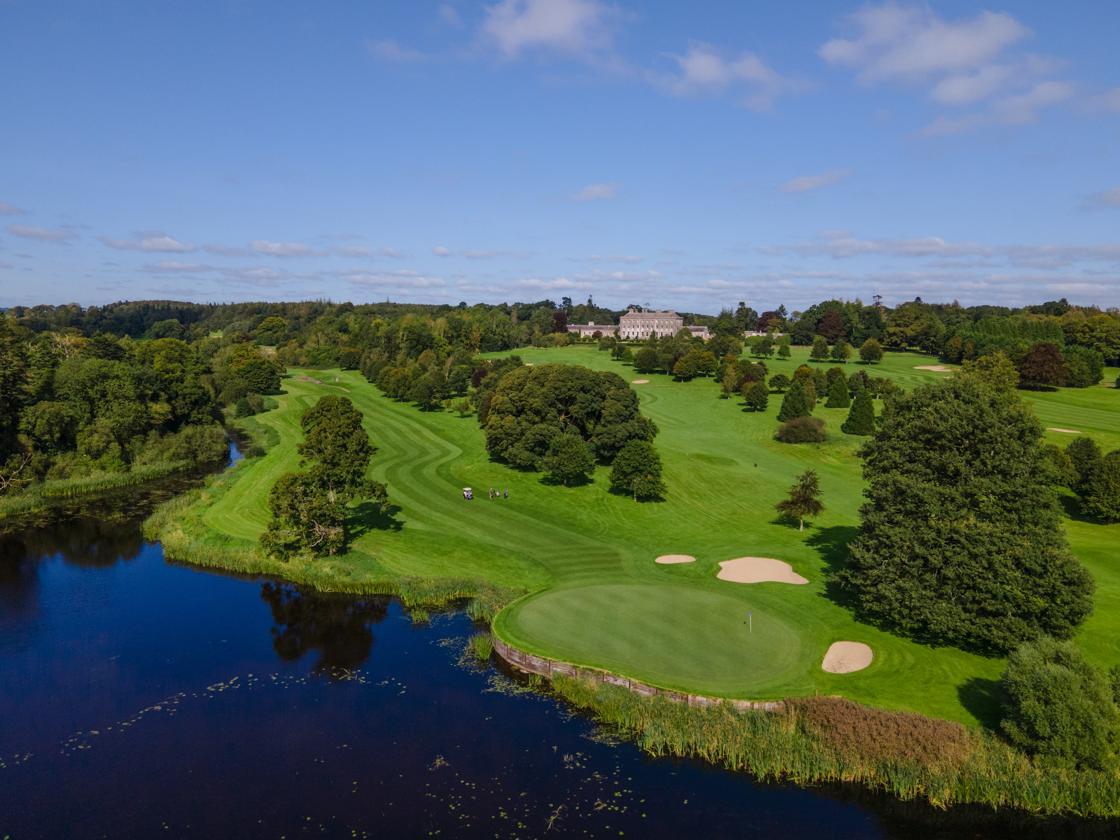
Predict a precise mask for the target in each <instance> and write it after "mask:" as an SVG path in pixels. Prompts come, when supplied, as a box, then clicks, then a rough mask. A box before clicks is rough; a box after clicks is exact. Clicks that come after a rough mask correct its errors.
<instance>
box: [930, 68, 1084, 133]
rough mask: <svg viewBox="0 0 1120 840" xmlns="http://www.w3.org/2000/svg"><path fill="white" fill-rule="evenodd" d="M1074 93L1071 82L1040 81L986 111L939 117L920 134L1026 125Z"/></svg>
mask: <svg viewBox="0 0 1120 840" xmlns="http://www.w3.org/2000/svg"><path fill="white" fill-rule="evenodd" d="M1075 93H1076V91H1075V89H1074V87H1073V85H1071V84H1069V83H1068V82H1056V81H1048V82H1039V83H1037V84H1036V85H1034V86H1033V87H1031V88H1030V89H1029V90H1026V91H1024V92H1023V93H1018V94H1015V95H1013V96H1005V97H1003V98H1001V99H997V100H995V101H994V102H992V103H991V107H990V108H988V109H987V110H985V111H981V112H975V113H971V114H965V115H964V116H960V117H947V116H940V117H938V118H937V119H935V120H934V121H933V122H931V123H929V124H928V125H927V126H925V127H924V128H922V129H921V131H919V132H918V134H919V135H920V136H922V137H939V136H944V135H947V134H963V133H964V132H966V131H973V130H975V129H978V128H983V127H984V126H990V125H1027V124H1029V123H1034V122H1037V121H1038V118H1039V115H1040V113H1041V112H1042V111H1043V110H1044V109H1046V108H1051V107H1053V106H1055V105H1060V104H1062V103H1063V102H1068V101H1069V100H1071V99H1072V98H1073V97H1074V94H1075Z"/></svg>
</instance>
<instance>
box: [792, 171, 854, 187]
mask: <svg viewBox="0 0 1120 840" xmlns="http://www.w3.org/2000/svg"><path fill="white" fill-rule="evenodd" d="M851 174H852V172H851V170H850V169H831V170H829V171H828V172H822V173H821V174H820V175H802V176H801V177H799V178H791V179H790V180H788V181H786V182H785V183H784V184H782V192H786V193H803V192H810V191H811V190H819V189H821V188H822V187H830V186H832V185H833V184H838V183H840V182H841V181H843V180H844V179H845V178H847V177H848V176H849V175H851Z"/></svg>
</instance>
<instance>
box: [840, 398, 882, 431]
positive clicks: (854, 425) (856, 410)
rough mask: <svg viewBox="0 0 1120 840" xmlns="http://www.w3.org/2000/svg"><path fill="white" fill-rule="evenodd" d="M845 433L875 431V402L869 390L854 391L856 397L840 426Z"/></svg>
mask: <svg viewBox="0 0 1120 840" xmlns="http://www.w3.org/2000/svg"><path fill="white" fill-rule="evenodd" d="M840 431H842V432H843V433H844V434H846V435H870V434H874V433H875V404H874V402H872V400H871V392H870V391H867V390H862V391H856V398H855V400H853V401H852V407H851V409H850V410H849V411H848V419H847V420H845V421H844V422H843V424H841V426H840Z"/></svg>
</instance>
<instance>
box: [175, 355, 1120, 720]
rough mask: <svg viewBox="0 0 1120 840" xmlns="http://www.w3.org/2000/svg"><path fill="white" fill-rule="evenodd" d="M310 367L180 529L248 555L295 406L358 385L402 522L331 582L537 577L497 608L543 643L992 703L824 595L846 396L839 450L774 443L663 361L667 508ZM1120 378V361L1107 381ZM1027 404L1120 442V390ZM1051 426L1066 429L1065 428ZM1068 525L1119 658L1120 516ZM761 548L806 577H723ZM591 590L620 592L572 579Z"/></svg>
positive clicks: (690, 675) (729, 686)
mask: <svg viewBox="0 0 1120 840" xmlns="http://www.w3.org/2000/svg"><path fill="white" fill-rule="evenodd" d="M804 352H805V351H804V349H803V348H799V349H796V350H795V360H794V361H791V362H782V361H779V360H772V361H771V362H770V367H771V372H772V373H773V372H779V371H785V372H792V368H793V367H794V366H795V365H796V363H798V362H799V361H801V360H802V358H803V356H804ZM520 355H521V356H522V357H523V358H524V359H525V360H526V361H530V362H535V363H538V364H539V363H543V362H550V361H563V362H571V363H577V364H584V365H586V366H588V367H592V368H598V369H614V370H617V371H619V372H620V373H622V374H623V375H624V376H626V377H627V378H632V374H631V372H630V371H629V369H627V368H624V367H622V366H621V365H619V364H618V363H616V362H613V361H611V360H610V359H609V357H608V356H607V354H605V353H600V352H597V351H596V350H594V349H591V348H589V347H572V348H563V349H550V350H538V349H529V350H524V351H521V352H520ZM932 362H933V360H931V359H929V358H927V357H921V356H915V355H910V354H890V355H888V357H887V359H886V361H885V362H884V363H883V364H882V365H879V366H876V367H875V368H874V369H873V372H874V373H875V374H876V375H883V376H889V377H891V378H893V379H895V380H897V381H898V382H899V383H900V384H902V385H903V386H905V387H912V386H913V385H915V384H916V383H919V382H923V381H928V380H930V379H934V378H937V377H938V376H939V374H936V373H930V372H925V371H918V370H915V369H914V366H915V365H919V364H928V363H932ZM847 367H848V369H849V370H854V369H856V366H855V365H852V364H849V365H848V366H847ZM316 375H317V376H319V377H320V378H322V379H324V383H323V384H317V383H315V382H309V381H304V380H302V379H300V378H298V377H293V378H292V379H289V380H287V381H286V383H285V389H286V390H287V391H288V394H287V395H286V396H284V397H282V398H280V407H279V409H277V410H276V411H273V412H269V413H268V414H265V415H262V416H260V418H258V420H259V422H261V423H262V424H267V425H270V426H272V427H273V428H275V429H277V431H279V432H280V437H281V444H280V445H278V446H277V447H275V448H274V449H272V450H270V451H269V453H268V454H267V455H266V456H265V457H264V458H261V459H258V460H255V461H252V462H249V463H246V464H245V465H244V466H242V467H238V468H237V469H236V470H235V471H234V472H233V473H232V474H231V475H230V476H229V478H228V479H225V480H224V481H223V482H220V483H219V485H218V486H216V487H215V488H214V490H213V491H211V492H209V493H208V495H207V497H206V501H205V502H204V503H203V504H201V505H195V506H194V507H192V508H191V509H190V510H188V511H187V513H186V515H185V517H184V519H183V522H182V527H183V528H184V530H186V531H188V532H190V534H191V535H192V536H193V537H196V538H198V539H201V540H204V541H205V540H209V541H213V542H216V543H220V544H223V545H227V546H237V547H241V548H243V549H246V550H250V551H251V550H253V546H254V540H255V537H256V535H257V534H259V533H260V531H261V530H262V529H263V527H264V525H265V523H266V521H267V517H268V514H267V509H266V506H265V502H266V497H267V490H268V488H269V487H270V486H271V484H272V482H273V481H274V480H275V479H276V477H277V476H278V475H280V473H282V472H283V471H285V470H287V469H292V468H294V467H295V465H296V463H297V460H298V456H297V455H296V453H295V445H296V442H297V441H298V415H299V412H300V411H301V410H302V408H303V407H305V406H306V405H308V404H310V403H311V402H312V401H313V400H314V399H315V398H317V397H318V396H320V395H322V394H324V393H332V392H346V393H347V394H349V396H350V397H351V399H353V400H354V401H355V403H356V404H357V405H358V406H359V407H360V408H361V409H362V411H363V412H364V413H365V415H366V418H367V424H366V425H367V429H368V430H369V432H370V435H371V436H372V438H373V440H374V442H375V444H376V445H377V446H378V447H379V449H380V451H379V452H378V454H377V455H376V456H375V458H374V468H373V474H374V476H375V477H376V478H378V479H381V480H384V481H387V482H388V484H389V492H390V497H391V498H392V500H393V501H394V502H395V503H396V504H397V505H399V506H400V510H399V512H397V513H396V514H395V517H394V520H395V524H396V526H399V530H386V529H384V528H373V527H371V528H369V529H366V530H364V531H363V532H362V533H361V535H360V536H359V537H358V538H357V540H356V542H355V546H354V550H353V552H352V553H351V554H350V555H349V556H347V557H346V558H344V559H343V560H341V561H332V562H331V563H330V564H326V566H327V567H326V570H325V571H324V573H323V574H324V578H323V580H325V581H326V582H327V583H328V584H329V582H330V581H329V573H331V572H337V573H338V575H340V576H342V577H344V578H345V579H346V580H348V581H361V580H363V579H366V580H376V579H383V578H384V577H386V576H387V575H389V576H396V575H400V576H407V577H423V578H437V579H438V578H449V579H458V580H461V579H464V578H474V579H479V580H484V581H487V582H490V583H492V584H495V585H499V586H504V587H510V588H519V589H523V590H528V591H534V590H541V589H543V588H545V587H548V590H549V591H548V592H545V593H541V594H537V595H531V596H529V597H527V598H526V599H524V600H522V601H520V602H518V604H517V605H516V606H514V607H513V608H512V609H510V610H507V611H505V612H504V613H503V614H501V615H500V616H499V618H498V620H497V621H496V622H495V630H496V632H498V633H500V634H501V635H502V636H504V637H505V638H507V639H508V640H509V641H511V642H513V643H515V644H518V645H520V646H522V647H524V648H526V649H529V650H533V651H536V652H539V653H544V654H551V655H555V656H561V657H563V658H566V659H569V660H571V661H576V662H580V663H583V664H589V665H598V666H601V667H606V668H611V669H612V670H616V671H620V672H623V673H626V674H628V675H630V676H634V677H637V678H642V679H646V680H648V681H650V682H654V683H657V684H660V685H665V686H667V687H673V688H680V689H686V690H692V691H697V692H704V693H711V694H722V695H728V696H745V697H756V698H763V697H779V696H785V695H792V694H810V693H814V692H819V693H827V694H835V693H843V694H845V695H847V696H849V697H852V698H853V699H856V700H860V701H863V702H867V703H871V704H875V705H881V706H885V707H891V708H902V709H910V710H914V711H920V712H924V713H927V714H931V715H935V716H940V717H945V718H951V719H956V720H963V721H968V722H971V721H973V720H975V713H976V712H977V711H979V710H980V709H981V706H980V705H977V704H976V703H974V702H971V701H970V702H968V703H967V706H966V704H963V703H962V698H961V687H962V686H965V685H966V683H968V681H969V680H971V679H973V678H979V679H982V680H990V679H994V678H996V677H997V676H998V674H999V673H1000V670H1001V668H1002V663H1001V662H998V661H994V660H986V659H983V658H980V657H976V656H972V655H969V654H965V653H962V652H960V651H956V650H952V649H940V650H932V649H929V648H926V647H923V646H921V645H917V644H914V643H912V642H908V641H905V640H901V639H897V638H895V637H893V636H890V635H889V634H886V633H883V632H880V631H877V630H875V629H874V628H870V627H866V626H864V625H860V624H858V623H856V622H855V621H854V620H853V619H852V618H851V616H850V615H849V614H848V612H847V611H846V610H844V609H843V608H841V607H839V606H837V605H836V604H835V603H833V601H831V600H830V599H828V598H827V597H825V592H824V587H823V582H822V581H823V577H824V572H825V569H826V564H827V562H828V558H829V557H833V558H835V557H837V556H839V554H840V552H841V551H842V546H843V543H844V541H845V540H846V539H848V538H849V537H850V535H851V529H852V528H853V527H854V526H855V525H856V523H857V522H858V507H859V503H860V486H859V464H858V459H857V457H856V455H855V450H856V448H857V446H858V443H859V441H858V440H857V439H855V438H850V437H847V436H845V435H842V434H840V433H839V425H840V422H841V421H842V420H843V418H844V416H845V414H846V412H845V410H841V409H825V408H820V409H818V412H817V413H818V416H822V417H824V418H825V419H826V420H827V421H828V424H829V428H830V430H831V431H832V432H833V438H832V439H831V440H830V441H829V442H828V443H826V444H821V445H812V446H795V447H790V446H784V445H782V444H778V443H776V442H774V441H773V440H772V437H771V436H772V434H773V430H774V428H775V425H776V421H775V419H774V418H775V415H776V413H777V410H778V405H779V402H780V400H779V399H773V400H772V402H771V406H770V410H769V411H768V412H766V414H765V415H754V414H748V413H745V412H743V411H741V410H740V407H739V405H738V401H730V400H719V399H717V398H716V394H717V391H718V388H717V386H716V385H715V384H714V383H713V382H712V381H711V380H701V381H696V382H691V383H674V382H672V381H670V380H669V379H668V378H667V377H662V376H650V377H648V378H649V379H651V380H652V381H651V383H650V384H648V385H643V386H635V387H636V388H637V389H638V391H639V393H640V394H641V399H642V407H643V411H645V413H646V414H648V415H649V416H650V417H652V418H653V419H654V420H655V421H656V422H657V423H658V425H659V427H660V429H661V433H660V435H659V437H658V441H657V443H658V448H659V450H660V452H661V453H662V457H663V459H664V462H665V470H666V480H667V483H668V485H669V487H670V494H669V498H668V499H667V500H666V501H665V502H664V503H660V504H635V503H634V502H632V501H630V500H628V499H624V498H618V497H616V496H612V495H610V494H609V493H607V491H606V471H605V470H599V471H598V473H597V475H596V476H595V481H594V482H593V483H592V484H590V485H587V486H584V487H578V488H561V487H548V486H544V485H542V484H541V483H540V480H539V476H537V475H534V474H528V473H518V472H516V471H513V470H510V469H508V468H505V467H502V466H500V465H496V464H492V463H490V462H489V461H488V460H487V459H486V453H485V448H484V446H483V439H482V435H481V432H480V430H479V429H478V426H477V423H476V421H475V419H474V418H473V417H470V418H459V417H457V416H453V415H451V414H447V413H432V414H425V413H421V412H419V411H417V410H416V409H414V408H412V407H410V406H406V405H401V404H399V403H395V402H393V401H391V400H388V399H385V398H384V397H382V396H380V395H379V394H377V392H376V390H375V389H374V388H372V387H371V386H369V385H368V384H366V383H365V382H364V381H363V380H362V379H361V377H360V376H358V375H357V374H354V373H343V374H340V375H337V377H336V375H335V374H333V373H332V374H329V375H327V374H322V373H319V374H316ZM1114 377H1115V372H1111V373H1110V381H1111V379H1112V378H1114ZM1029 399H1031V400H1032V401H1033V402H1035V403H1036V405H1038V406H1039V413H1040V415H1042V417H1043V422H1044V424H1045V425H1054V426H1062V427H1067V428H1075V429H1081V430H1084V431H1087V432H1091V433H1092V434H1093V435H1094V436H1095V437H1097V438H1098V439H1099V440H1100V441H1101V443H1102V444H1103V445H1104V446H1105V447H1106V448H1112V447H1115V446H1120V428H1118V424H1117V422H1116V420H1115V418H1116V416H1117V411H1116V410H1117V408H1118V407H1120V392H1118V391H1115V390H1108V389H1104V388H1099V389H1092V390H1089V391H1084V392H1070V391H1063V392H1060V393H1058V394H1042V395H1030V396H1029ZM1050 437H1052V438H1053V439H1055V440H1056V441H1061V442H1067V441H1068V440H1069V436H1068V435H1059V434H1057V433H1051V434H1050ZM806 467H813V468H815V469H816V470H817V471H818V472H819V473H820V475H821V483H822V487H823V490H824V499H825V502H826V505H827V506H828V510H827V511H826V513H825V515H824V516H822V517H821V518H820V519H819V520H818V522H817V523H815V525H814V527H813V528H811V529H807V530H806V532H805V533H803V534H802V533H798V531H797V530H796V529H795V528H790V527H788V526H787V525H784V524H782V523H778V522H775V521H774V514H773V506H774V504H775V502H777V501H778V499H780V498H781V497H782V495H783V494H784V492H785V490H786V488H787V487H788V486H789V484H790V483H791V482H792V480H793V478H794V477H795V476H796V475H797V474H798V473H799V472H800V471H801V470H803V469H805V468H806ZM464 485H470V486H472V487H473V488H474V489H475V497H476V498H475V501H474V502H466V501H464V500H463V499H462V498H461V495H460V488H461V487H463V486H464ZM488 487H501V488H509V491H510V498H509V499H508V500H504V499H503V500H501V501H491V500H489V499H487V497H486V489H487V488H488ZM200 516H201V519H202V521H201V522H200V521H199V517H200ZM203 523H204V525H205V527H202V525H203ZM382 524H383V523H382ZM1070 536H1071V541H1072V542H1073V544H1074V548H1075V550H1076V551H1077V553H1078V555H1079V556H1080V557H1081V558H1082V559H1083V560H1084V561H1085V562H1086V564H1087V565H1089V566H1090V568H1091V569H1092V570H1093V572H1094V575H1095V576H1096V578H1097V580H1098V586H1099V590H1098V599H1097V611H1096V613H1095V615H1094V616H1093V618H1092V619H1091V620H1090V621H1089V622H1088V623H1087V625H1086V627H1085V629H1084V631H1083V633H1082V634H1081V641H1082V643H1083V645H1084V646H1085V648H1086V651H1087V653H1088V654H1089V655H1090V656H1091V657H1092V658H1093V659H1094V660H1096V661H1098V662H1101V663H1110V662H1111V661H1113V660H1116V659H1118V658H1120V657H1118V656H1117V651H1116V646H1115V642H1114V641H1113V640H1114V639H1115V630H1116V627H1115V623H1116V620H1117V619H1116V616H1118V615H1120V574H1117V572H1116V571H1115V570H1114V568H1113V562H1112V560H1111V558H1110V557H1109V556H1108V555H1109V553H1110V552H1109V546H1110V545H1114V544H1116V542H1117V540H1118V538H1120V526H1112V527H1107V528H1106V527H1102V526H1099V525H1092V524H1087V523H1076V522H1074V523H1071V524H1070ZM663 553H687V554H692V555H694V556H696V557H697V560H698V562H697V563H695V564H692V565H683V566H657V565H655V564H654V563H653V562H652V560H653V558H654V557H655V556H656V555H658V554H663ZM749 554H754V555H762V556H771V557H777V558H780V559H783V560H786V561H789V562H790V563H792V564H793V566H794V568H795V569H796V570H797V571H798V572H800V573H801V574H803V575H805V576H806V577H807V578H809V580H810V584H809V585H808V586H800V587H794V586H788V585H784V584H761V585H754V586H744V585H738V584H731V583H726V582H723V581H718V580H716V579H715V572H716V563H718V562H719V561H720V560H726V559H730V558H732V557H738V556H742V555H749ZM278 571H281V573H282V570H278ZM649 584H654V585H653V586H650V585H649ZM589 586H590V587H598V586H609V587H610V588H603V589H599V590H595V589H586V588H585V589H583V591H575V589H576V587H589ZM569 590H571V591H569ZM747 610H751V611H752V612H753V614H754V634H753V635H744V633H743V630H744V626H743V620H744V619H745V617H746V611H747ZM838 639H854V640H861V641H866V642H868V643H869V644H870V645H871V646H872V647H873V648H874V649H875V652H876V660H875V662H874V664H873V665H872V666H871V667H870V668H869V669H867V670H866V671H863V672H860V673H858V674H851V675H846V676H835V675H829V674H825V673H823V672H822V671H821V670H820V668H819V663H820V659H821V656H822V655H823V653H824V651H825V649H826V648H827V647H828V644H829V643H831V642H832V641H835V640H838ZM770 642H772V643H773V644H772V646H771V649H770V650H767V649H766V647H765V644H766V643H770ZM751 645H754V647H751ZM966 693H967V692H966Z"/></svg>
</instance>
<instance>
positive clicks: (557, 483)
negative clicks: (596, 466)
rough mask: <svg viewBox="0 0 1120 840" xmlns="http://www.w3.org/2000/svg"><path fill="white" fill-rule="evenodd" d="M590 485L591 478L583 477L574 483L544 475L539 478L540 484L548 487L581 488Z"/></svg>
mask: <svg viewBox="0 0 1120 840" xmlns="http://www.w3.org/2000/svg"><path fill="white" fill-rule="evenodd" d="M590 483H591V476H589V475H584V476H581V477H580V478H578V479H576V480H574V481H561V480H560V479H558V478H553V477H552V476H550V475H548V474H545V475H542V476H541V484H544V485H546V486H548V487H583V486H585V485H587V484H590Z"/></svg>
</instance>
